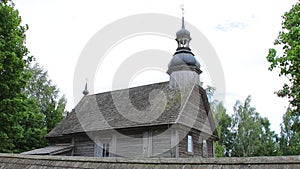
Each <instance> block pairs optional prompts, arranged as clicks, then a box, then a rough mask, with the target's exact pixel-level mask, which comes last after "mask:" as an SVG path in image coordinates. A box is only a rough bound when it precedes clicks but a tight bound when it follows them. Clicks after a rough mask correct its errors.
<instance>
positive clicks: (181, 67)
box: [167, 17, 202, 88]
mask: <svg viewBox="0 0 300 169" xmlns="http://www.w3.org/2000/svg"><path fill="white" fill-rule="evenodd" d="M191 39H192V38H191V36H190V32H189V31H188V30H187V29H185V25H184V17H182V27H181V29H180V30H179V31H178V32H177V33H176V41H177V43H178V47H177V49H176V52H175V53H174V55H173V58H172V59H171V61H170V63H169V65H168V71H167V73H168V74H169V75H170V87H172V88H184V87H185V86H189V85H190V84H200V78H199V75H200V73H201V72H202V71H201V70H200V63H199V62H198V61H197V60H196V58H195V57H194V56H195V55H194V54H193V53H192V51H191V49H190V47H189V43H190V41H191Z"/></svg>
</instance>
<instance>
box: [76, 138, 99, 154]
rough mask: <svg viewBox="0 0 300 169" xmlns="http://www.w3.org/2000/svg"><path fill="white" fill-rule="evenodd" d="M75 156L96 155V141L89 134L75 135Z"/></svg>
mask: <svg viewBox="0 0 300 169" xmlns="http://www.w3.org/2000/svg"><path fill="white" fill-rule="evenodd" d="M74 145H75V147H74V156H87V157H93V156H94V146H95V143H94V141H92V140H91V139H90V138H89V137H88V136H87V135H85V134H83V135H76V136H74Z"/></svg>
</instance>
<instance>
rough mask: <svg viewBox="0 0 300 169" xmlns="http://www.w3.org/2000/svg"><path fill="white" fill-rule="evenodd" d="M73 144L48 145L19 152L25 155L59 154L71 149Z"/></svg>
mask: <svg viewBox="0 0 300 169" xmlns="http://www.w3.org/2000/svg"><path fill="white" fill-rule="evenodd" d="M73 147H74V146H73V145H55V146H48V147H44V148H39V149H35V150H31V151H26V152H23V153H21V154H26V155H55V154H60V153H63V152H67V151H71V150H72V148H73Z"/></svg>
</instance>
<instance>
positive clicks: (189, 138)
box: [187, 135, 193, 153]
mask: <svg viewBox="0 0 300 169" xmlns="http://www.w3.org/2000/svg"><path fill="white" fill-rule="evenodd" d="M187 151H188V152H189V153H192V152H193V137H192V136H191V135H188V136H187Z"/></svg>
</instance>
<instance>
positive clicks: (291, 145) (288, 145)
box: [280, 109, 300, 155]
mask: <svg viewBox="0 0 300 169" xmlns="http://www.w3.org/2000/svg"><path fill="white" fill-rule="evenodd" d="M294 118H295V116H293V114H292V113H291V111H290V109H288V110H287V112H286V113H285V114H284V115H283V122H282V123H281V124H280V128H281V132H280V151H281V153H282V155H299V154H300V132H297V131H294V130H292V129H291V125H292V123H293V122H294V121H295V119H294Z"/></svg>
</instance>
